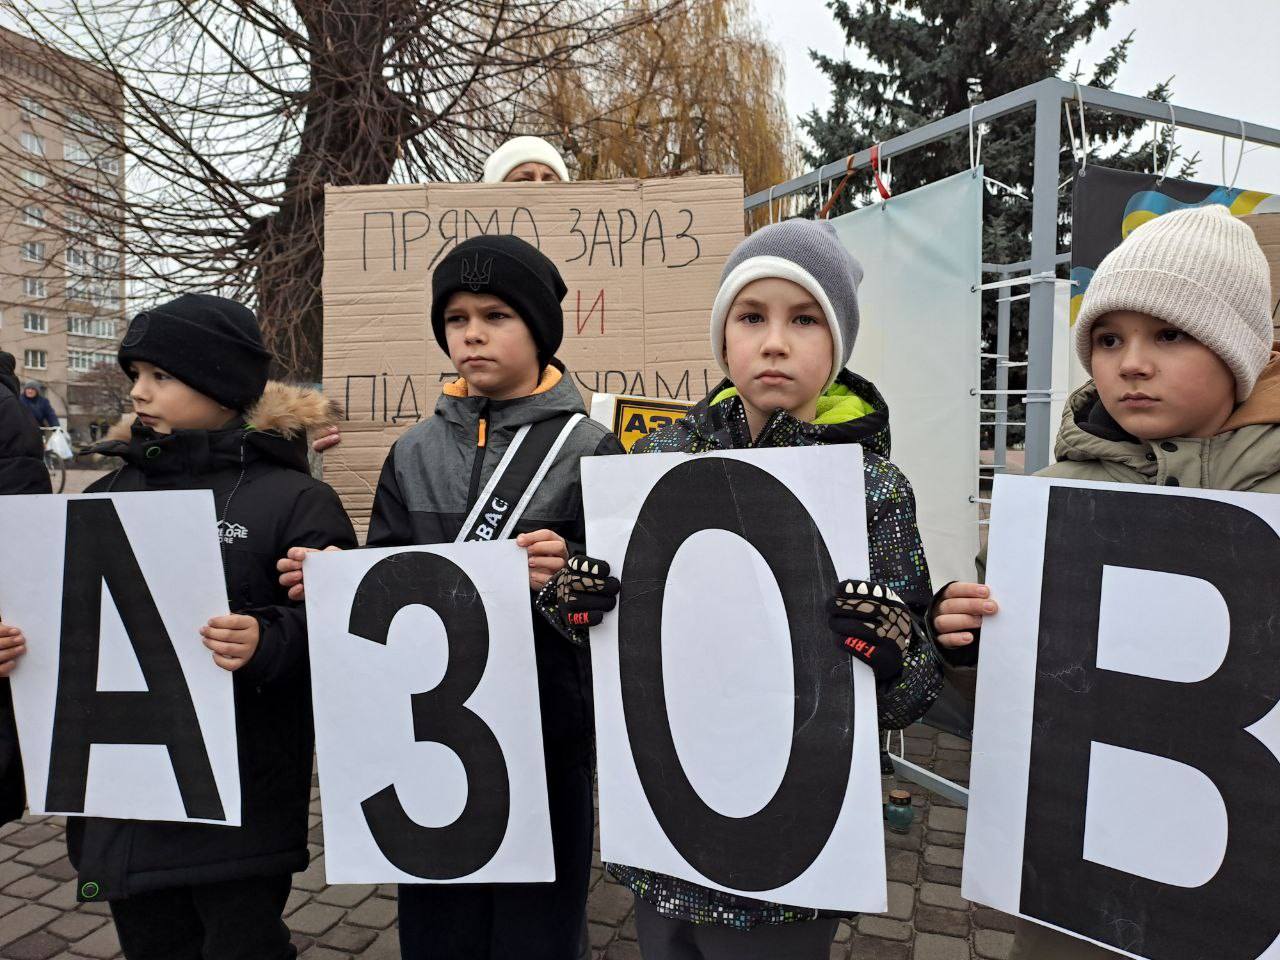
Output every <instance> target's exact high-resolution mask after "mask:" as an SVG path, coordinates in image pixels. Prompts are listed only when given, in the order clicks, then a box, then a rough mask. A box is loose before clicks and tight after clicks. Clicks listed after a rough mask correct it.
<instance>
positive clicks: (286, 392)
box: [103, 380, 342, 441]
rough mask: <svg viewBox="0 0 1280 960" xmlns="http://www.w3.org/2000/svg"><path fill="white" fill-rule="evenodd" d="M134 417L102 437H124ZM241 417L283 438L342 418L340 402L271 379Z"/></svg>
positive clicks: (121, 421)
mask: <svg viewBox="0 0 1280 960" xmlns="http://www.w3.org/2000/svg"><path fill="white" fill-rule="evenodd" d="M136 419H137V416H136V415H135V414H132V413H128V414H125V415H124V416H123V417H121V418H120V419H119V420H118V421H116V423H115V424H114V425H112V427H111V429H110V430H108V431H107V435H106V436H105V437H104V438H103V439H104V440H106V441H112V440H124V441H127V440H128V439H129V436H130V434H131V432H132V428H133V422H134V420H136ZM244 419H245V423H246V424H248V425H249V426H250V427H252V428H253V429H255V430H263V431H267V432H269V433H278V434H280V436H282V437H284V438H285V439H286V440H293V439H295V438H297V437H298V436H300V435H302V434H307V435H310V434H314V433H318V432H319V431H321V430H327V429H328V428H329V427H332V426H333V425H335V424H336V423H338V422H339V421H340V420H341V419H342V405H341V404H340V403H338V402H337V401H336V400H330V399H329V398H328V397H326V396H325V395H324V394H323V393H321V392H320V391H318V390H312V389H310V388H309V387H298V386H294V385H293V384H289V383H281V382H280V381H278V380H270V381H268V382H267V388H266V389H265V390H263V391H262V396H261V397H260V398H259V399H258V402H257V403H255V404H254V405H253V406H252V407H250V408H249V409H248V410H247V411H245V415H244Z"/></svg>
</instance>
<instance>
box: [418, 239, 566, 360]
mask: <svg viewBox="0 0 1280 960" xmlns="http://www.w3.org/2000/svg"><path fill="white" fill-rule="evenodd" d="M459 292H465V293H487V294H491V295H492V296H495V297H497V298H498V299H499V300H501V301H503V302H504V303H506V304H507V305H508V306H510V307H511V309H513V310H514V311H515V312H516V313H518V314H520V318H521V319H522V320H524V322H525V325H526V326H528V328H529V332H530V333H531V334H532V335H533V342H534V343H536V344H537V345H538V360H539V361H540V362H541V363H542V364H543V365H544V366H545V365H546V363H547V361H549V360H550V359H551V358H552V357H553V356H555V353H556V351H557V350H559V349H560V341H561V340H563V339H564V311H563V310H562V309H561V307H560V301H561V300H563V299H564V295H565V293H566V292H567V290H566V288H565V285H564V280H563V279H561V277H560V271H559V270H557V269H556V265H555V264H554V263H552V262H551V261H550V260H549V259H547V257H546V255H545V254H543V253H542V251H541V250H539V249H538V248H537V247H535V246H533V245H532V244H530V243H526V242H525V241H524V240H521V239H520V238H519V237H509V236H496V235H495V236H484V237H472V238H471V239H470V240H465V241H463V242H462V243H460V244H458V245H457V246H456V247H454V248H453V249H452V250H451V251H449V255H448V256H446V257H445V258H444V259H443V260H441V261H440V263H439V265H438V266H437V267H436V270H435V273H433V274H432V275H431V329H432V331H433V332H434V333H435V335H436V342H437V343H438V344H440V349H442V350H443V351H444V352H445V353H448V352H449V345H448V343H447V342H446V340H445V336H444V308H445V306H446V305H447V304H448V302H449V298H450V297H451V296H453V295H454V294H455V293H459Z"/></svg>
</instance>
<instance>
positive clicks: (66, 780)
mask: <svg viewBox="0 0 1280 960" xmlns="http://www.w3.org/2000/svg"><path fill="white" fill-rule="evenodd" d="M104 580H105V581H106V583H107V586H108V587H109V588H110V589H111V596H112V599H114V601H115V603H116V608H117V609H118V610H119V612H120V619H121V621H122V622H123V623H124V628H125V632H126V633H127V634H128V636H129V642H130V643H131V644H132V646H133V651H134V654H135V655H136V656H137V658H138V665H139V666H140V667H141V668H142V676H143V678H144V679H145V680H146V682H147V690H146V692H145V693H136V692H123V691H99V690H98V689H97V685H98V645H99V630H100V626H101V623H100V621H101V619H102V583H103V581H104ZM192 642H193V643H194V642H196V641H195V639H194V637H193V638H192ZM95 743H155V744H163V745H164V746H166V747H168V748H169V760H170V762H171V763H172V764H173V772H174V775H175V776H176V778H177V781H178V791H179V793H180V794H181V795H182V805H183V807H184V808H185V810H186V813H187V816H188V817H192V818H195V819H201V820H225V819H226V816H225V815H224V814H223V812H222V801H221V800H220V799H219V797H218V785H217V782H216V781H215V780H214V778H213V768H212V767H211V766H210V764H209V755H208V753H207V752H206V750H205V746H204V739H203V738H202V737H201V735H200V724H199V722H198V721H197V720H196V711H195V706H194V705H193V704H192V702H191V692H190V691H189V690H188V689H187V682H186V679H185V677H183V675H182V667H181V665H180V664H179V662H178V656H177V654H176V653H175V652H174V649H173V644H172V643H171V642H170V640H169V634H168V632H167V631H166V630H165V628H164V622H163V621H162V620H161V619H160V612H159V611H158V610H157V609H156V605H155V601H154V600H152V599H151V593H150V592H149V591H148V590H147V585H146V581H144V580H143V578H142V570H141V569H140V568H139V566H138V561H137V559H136V558H135V557H134V555H133V550H132V548H131V547H130V546H129V538H128V537H127V536H126V535H125V532H124V527H123V526H122V525H121V523H120V517H119V516H118V515H117V514H116V508H115V505H114V504H113V503H112V502H111V501H110V500H70V501H68V502H67V552H66V560H65V562H64V566H63V581H62V641H61V655H60V657H59V660H58V701H57V705H56V706H55V708H54V714H53V743H52V745H51V748H50V754H49V787H48V790H47V792H46V794H45V803H46V805H47V806H48V808H49V809H50V810H57V811H60V812H66V813H74V812H76V811H80V810H83V809H84V795H85V789H86V785H87V780H88V776H89V748H90V747H91V746H92V745H93V744H95Z"/></svg>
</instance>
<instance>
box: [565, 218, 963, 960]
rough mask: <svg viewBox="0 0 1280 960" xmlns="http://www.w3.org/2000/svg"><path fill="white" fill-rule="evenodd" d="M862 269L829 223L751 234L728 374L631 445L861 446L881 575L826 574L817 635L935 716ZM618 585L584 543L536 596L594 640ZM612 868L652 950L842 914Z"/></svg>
mask: <svg viewBox="0 0 1280 960" xmlns="http://www.w3.org/2000/svg"><path fill="white" fill-rule="evenodd" d="M861 279H862V268H861V266H860V265H859V264H858V262H857V261H856V260H855V259H854V258H853V257H852V256H850V255H849V252H848V251H847V250H845V249H844V247H843V246H842V245H841V243H840V241H839V240H838V239H837V238H836V235H835V231H834V229H832V227H831V225H830V224H829V223H826V222H814V221H806V220H789V221H785V222H783V223H780V224H776V225H773V226H769V227H766V228H764V229H763V230H760V231H759V232H757V233H755V234H753V235H751V236H750V237H748V238H747V239H746V240H744V241H743V242H742V243H741V244H740V245H739V246H738V248H737V249H736V250H735V251H734V252H733V254H732V256H730V258H729V260H728V262H727V263H726V264H725V269H724V274H723V276H722V278H721V282H720V291H719V294H718V295H717V297H716V300H715V304H714V306H713V307H712V311H711V345H712V351H713V353H714V354H715V355H716V358H717V359H718V360H719V362H720V365H721V367H722V368H723V369H724V371H725V373H726V374H727V375H728V379H726V380H724V381H722V382H721V383H720V384H719V385H718V386H717V387H716V388H715V389H714V390H712V391H711V393H709V394H708V395H707V397H706V398H705V399H703V400H702V401H701V402H700V403H698V404H697V405H696V406H694V407H693V409H692V410H691V411H690V412H689V413H688V414H687V415H686V416H685V417H684V418H683V419H682V420H679V421H677V422H675V423H673V424H671V425H670V426H667V427H663V428H662V429H660V430H657V431H655V432H654V433H651V434H649V435H648V436H646V437H645V438H643V439H642V440H641V441H640V442H638V443H637V444H636V445H635V446H634V447H632V449H631V452H632V453H653V452H682V453H703V452H706V451H714V450H727V449H742V448H746V447H803V446H814V445H821V444H832V443H856V444H859V445H860V446H861V447H862V449H863V480H864V484H865V497H866V515H867V542H868V552H869V555H870V556H869V559H870V580H869V581H851V580H844V581H841V582H840V583H824V584H820V585H815V594H817V595H818V596H820V597H821V596H823V595H824V594H825V595H826V596H827V597H828V598H829V599H828V600H827V608H826V609H827V611H828V614H829V625H830V628H831V634H829V635H826V636H820V637H813V638H812V642H813V644H814V648H815V655H816V656H819V657H822V658H824V659H823V663H824V665H825V666H826V667H827V668H828V669H829V670H831V671H833V672H838V671H844V672H845V673H846V674H847V673H848V672H849V671H850V670H853V669H864V668H865V667H869V668H870V669H871V670H872V672H873V673H874V675H875V679H876V690H877V693H878V708H879V710H878V712H879V721H880V726H881V727H882V728H884V729H891V730H896V729H901V728H903V727H906V726H908V725H909V724H911V723H913V722H915V721H916V720H918V719H919V718H920V717H921V716H923V715H924V713H925V711H926V710H927V709H928V708H929V706H930V705H931V704H932V702H933V700H934V698H935V697H936V696H937V694H938V691H939V689H940V688H941V669H940V666H939V663H938V660H937V658H936V655H935V653H934V650H933V647H932V645H931V643H930V641H929V640H928V639H927V638H926V637H925V635H924V632H923V627H922V624H921V621H920V619H918V618H920V617H922V615H923V613H924V610H925V608H926V607H927V605H928V603H929V599H930V593H931V590H932V588H931V586H930V583H929V568H928V564H927V563H926V562H925V557H924V549H923V547H922V546H921V544H920V534H919V531H918V530H917V529H916V519H915V500H914V497H913V496H912V493H911V485H910V484H909V483H908V482H907V478H906V477H904V476H903V475H902V473H901V471H899V470H898V468H897V467H895V466H894V465H893V464H892V463H890V462H889V459H888V457H889V411H888V408H887V407H886V405H885V402H884V399H883V398H882V397H881V396H880V393H879V391H877V390H876V388H875V387H874V386H872V385H871V384H870V383H869V382H868V381H866V380H864V379H863V378H861V377H859V376H857V375H856V374H854V373H851V372H850V371H848V370H846V369H845V363H846V362H847V361H848V359H849V355H850V353H851V352H852V351H853V344H854V340H855V339H856V338H857V334H858V283H859V282H860V281H861ZM841 480H842V478H839V477H833V478H831V482H832V483H836V484H839V483H841ZM619 589H620V585H619V583H618V580H617V579H616V578H614V577H611V576H610V575H609V565H608V564H607V563H606V562H605V561H603V560H597V559H592V558H588V557H583V556H575V557H573V558H571V559H570V561H569V565H568V566H567V567H566V568H564V569H563V570H562V571H561V572H560V573H559V574H558V575H557V577H556V578H555V579H553V580H552V582H551V583H550V584H548V587H547V589H546V590H545V591H544V592H543V597H542V598H541V599H542V601H543V609H544V612H547V613H548V614H549V615H551V616H552V617H556V618H558V620H559V622H560V624H561V627H562V629H564V630H566V631H568V632H570V633H571V634H573V635H576V636H577V638H578V639H579V640H580V641H585V633H586V630H585V629H584V628H586V627H590V626H594V625H595V624H597V623H599V622H600V621H601V620H602V619H603V617H604V616H605V615H606V613H608V611H610V610H611V609H612V608H613V606H614V604H615V602H616V597H617V594H618V591H619ZM855 662H856V663H858V664H861V665H865V667H864V666H861V665H859V666H853V663H855ZM609 870H610V872H611V873H612V874H613V875H614V876H615V877H617V878H618V880H619V881H621V882H622V883H623V884H625V885H626V886H627V887H629V888H630V889H631V890H632V892H634V893H635V896H636V929H637V934H638V936H639V940H640V952H641V953H642V954H643V955H644V957H645V960H663V958H677V957H679V958H682V960H684V958H703V960H752V958H769V960H819V958H826V957H827V956H828V955H829V953H830V948H831V942H832V939H833V938H834V936H835V932H836V927H837V924H838V922H839V919H838V917H839V915H838V914H834V913H832V914H827V913H823V914H821V915H820V914H819V913H818V912H817V911H814V910H811V909H805V908H802V907H794V906H787V905H785V904H778V903H769V902H765V901H761V900H755V899H750V898H747V897H743V896H738V895H734V894H727V893H724V892H722V891H719V890H712V889H710V888H707V887H703V886H700V885H699V884H696V883H691V882H689V881H687V880H681V879H677V878H675V877H669V876H665V875H663V874H659V873H655V872H654V871H651V870H644V869H640V868H637V867H630V866H624V865H621V864H610V865H609Z"/></svg>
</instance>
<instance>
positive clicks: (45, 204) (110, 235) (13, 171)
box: [0, 29, 125, 443]
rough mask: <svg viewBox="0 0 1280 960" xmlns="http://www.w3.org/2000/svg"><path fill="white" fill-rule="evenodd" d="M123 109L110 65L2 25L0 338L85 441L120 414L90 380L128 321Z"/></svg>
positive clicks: (110, 358)
mask: <svg viewBox="0 0 1280 960" xmlns="http://www.w3.org/2000/svg"><path fill="white" fill-rule="evenodd" d="M122 109H123V107H122V103H121V99H120V97H119V94H118V91H116V90H115V88H114V86H113V85H112V83H111V79H110V75H109V74H107V73H106V72H104V71H102V70H101V69H99V68H97V67H95V66H93V65H92V64H89V63H85V62H83V61H79V60H74V59H72V58H69V57H66V56H64V55H62V54H60V53H58V52H57V51H55V50H52V49H51V48H49V47H46V46H43V45H41V44H38V43H35V42H33V41H31V40H28V39H27V38H25V37H22V36H19V35H18V34H15V33H13V32H11V31H8V30H3V29H0V349H4V350H7V351H9V352H10V353H12V354H13V355H14V356H15V357H16V358H17V366H18V369H17V373H18V376H19V378H20V379H22V380H23V381H24V382H25V381H27V380H36V381H39V382H40V383H42V384H43V385H44V387H45V392H46V395H47V396H48V397H49V400H50V402H51V403H52V404H53V407H54V409H55V411H57V413H58V415H59V417H61V418H62V419H63V423H64V425H65V426H67V427H68V429H69V430H70V432H71V434H72V439H73V441H75V442H80V443H83V442H88V441H89V440H90V439H91V437H92V436H93V435H94V434H96V432H97V429H98V426H99V424H100V423H101V422H103V421H106V420H110V419H112V418H113V417H114V415H115V411H113V410H111V409H103V407H104V406H106V407H109V406H110V404H109V403H106V404H104V401H103V400H102V395H103V390H102V389H101V386H100V385H96V386H95V387H94V388H93V389H90V388H89V384H90V382H92V381H94V380H101V379H102V376H103V371H97V372H94V367H95V366H98V365H100V364H111V365H114V363H115V354H116V346H117V343H118V342H119V338H120V336H121V335H122V333H123V331H124V326H125V324H124V290H125V287H124V264H123V256H122V251H121V234H120V228H119V223H120V220H121V217H120V216H119V210H120V209H122V207H123V202H124V169H123V161H122V159H121V157H120V156H119V152H118V150H116V149H114V148H113V147H112V144H115V143H118V141H119V133H118V123H119V118H120V116H121V115H122ZM106 369H109V368H106Z"/></svg>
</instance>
